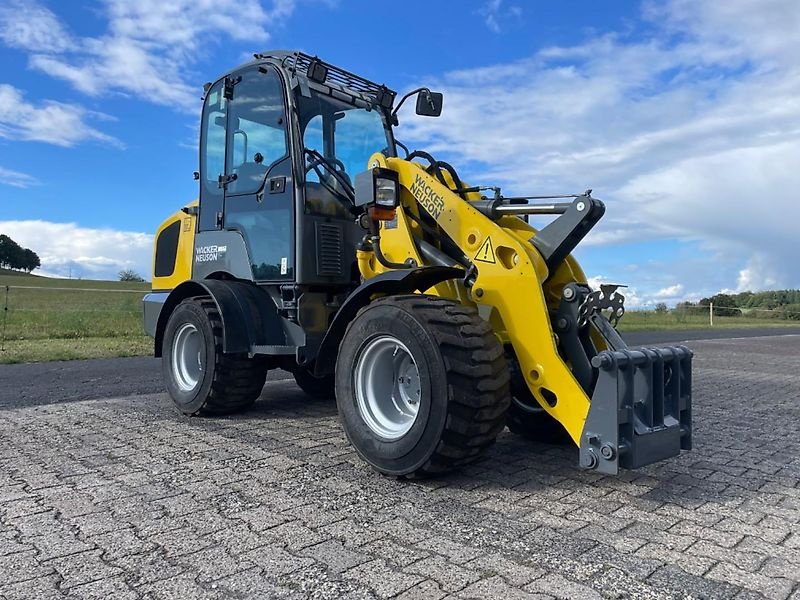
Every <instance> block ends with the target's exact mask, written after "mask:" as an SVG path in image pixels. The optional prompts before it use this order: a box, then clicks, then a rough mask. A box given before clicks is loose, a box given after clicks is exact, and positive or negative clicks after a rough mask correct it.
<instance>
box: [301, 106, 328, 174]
mask: <svg viewBox="0 0 800 600" xmlns="http://www.w3.org/2000/svg"><path fill="white" fill-rule="evenodd" d="M323 143H324V142H323V137H322V115H317V116H316V117H314V118H312V119H311V120H310V121H309V122H308V124H307V125H306V130H305V131H304V132H303V146H304V147H305V148H308V149H310V150H316V151H317V152H319V153H320V154H322V155H324V154H325V148H324V146H323ZM306 181H310V182H313V183H319V175H317V173H316V172H315V171H314V169H311V170H310V171H309V172H308V173H306Z"/></svg>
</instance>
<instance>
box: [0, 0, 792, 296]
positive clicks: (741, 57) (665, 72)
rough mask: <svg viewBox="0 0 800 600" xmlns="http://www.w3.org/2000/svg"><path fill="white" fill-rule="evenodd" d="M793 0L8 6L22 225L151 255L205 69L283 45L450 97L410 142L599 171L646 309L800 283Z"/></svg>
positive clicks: (482, 163)
mask: <svg viewBox="0 0 800 600" xmlns="http://www.w3.org/2000/svg"><path fill="white" fill-rule="evenodd" d="M797 31H800V6H798V5H797V3H796V1H795V0H728V1H726V2H724V3H723V2H713V3H712V2H707V3H698V2H691V1H689V0H663V1H660V2H656V1H645V2H611V1H607V2H598V1H597V0H595V1H593V2H590V1H578V0H575V1H572V2H569V3H564V2H544V1H541V2H521V1H516V2H514V1H510V0H491V1H486V0H473V1H464V2H455V1H453V2H417V1H413V0H409V1H406V2H403V3H402V4H401V3H395V4H391V3H375V2H366V1H357V0H353V1H345V0H339V1H334V0H327V1H324V0H213V1H211V0H174V1H171V2H164V1H163V0H137V1H136V2H134V1H132V0H87V1H85V2H80V3H78V2H55V1H54V0H41V1H39V2H35V1H32V0H25V1H23V0H3V1H2V2H0V64H2V65H3V67H2V70H1V71H0V102H1V103H2V106H3V107H4V109H5V110H4V111H0V231H2V232H5V233H8V234H9V235H11V236H12V237H14V238H15V239H17V240H18V241H20V242H21V243H23V244H25V245H27V246H30V247H32V248H33V249H34V250H36V251H37V252H39V254H40V256H41V257H42V259H43V267H42V270H43V271H44V272H47V273H52V274H62V275H63V274H66V273H67V272H69V271H70V270H71V271H72V273H73V275H75V274H79V275H81V276H83V277H87V278H89V277H101V278H114V277H115V275H116V273H117V271H119V270H120V269H121V268H134V269H136V270H138V271H140V272H142V273H143V274H146V273H148V272H149V255H150V247H151V236H150V234H151V232H152V231H153V230H154V229H155V228H156V227H157V225H158V224H159V223H160V221H161V220H162V219H163V218H164V217H165V216H166V215H168V214H169V213H171V212H172V211H174V210H175V209H176V208H177V207H178V206H180V205H181V204H182V203H184V202H185V201H187V200H190V199H192V198H194V197H196V194H197V188H196V184H195V182H194V181H193V180H192V177H191V173H192V171H193V170H195V169H196V168H197V167H196V163H197V161H196V149H195V146H196V137H197V129H196V127H197V125H196V123H197V119H198V112H199V108H200V95H201V90H202V84H203V83H204V82H205V81H208V80H211V79H214V78H216V77H217V76H218V75H220V74H221V73H222V72H224V71H225V70H227V69H230V68H232V67H234V66H235V65H237V64H239V63H241V62H243V61H245V60H247V58H248V57H249V55H250V54H252V52H255V51H260V50H264V49H268V48H298V49H303V50H305V51H307V52H310V53H313V54H318V55H319V56H320V57H322V58H324V59H325V60H328V61H330V62H333V63H335V64H338V65H341V66H343V67H345V68H347V69H349V70H352V71H355V72H358V73H360V74H363V75H365V76H367V77H369V78H372V79H375V80H378V81H383V82H385V83H386V84H387V85H389V86H390V87H393V88H394V89H396V90H399V91H402V90H406V89H409V88H411V87H414V86H417V85H419V84H428V85H430V86H431V87H434V88H437V89H441V90H442V91H444V93H445V110H444V114H443V116H442V117H441V118H440V119H422V118H415V117H413V115H412V114H411V111H409V113H407V115H406V118H405V119H403V121H402V123H401V126H400V129H399V130H398V137H399V138H400V139H402V140H405V141H406V142H407V143H410V144H411V145H412V146H414V147H416V148H426V149H429V150H432V151H433V152H434V153H435V154H436V155H437V156H441V157H442V158H444V159H446V160H448V161H449V162H452V163H453V164H455V165H457V166H458V168H459V171H460V172H461V173H462V174H463V176H464V178H465V179H468V180H469V181H470V182H474V183H480V184H498V183H499V184H500V185H502V186H503V188H504V190H506V191H508V192H513V193H521V192H527V193H533V194H539V193H570V192H579V191H582V190H584V189H586V188H593V189H594V194H595V195H596V196H597V197H599V198H601V199H603V200H605V201H606V204H607V208H608V210H607V213H606V217H605V218H604V220H603V221H602V222H601V224H600V225H599V226H598V227H597V228H596V231H595V232H593V233H592V234H591V236H590V237H589V238H588V239H587V240H586V242H585V243H584V245H583V246H582V247H581V249H580V250H579V252H578V256H579V258H580V259H581V260H582V262H583V265H584V267H585V270H586V271H587V274H588V275H589V276H590V278H591V280H592V281H593V282H599V281H613V282H618V283H627V284H629V285H630V286H631V288H630V289H629V292H628V296H629V303H630V304H633V305H636V304H638V305H643V306H647V305H652V304H653V303H655V302H657V301H661V300H665V301H667V302H668V303H674V302H676V301H678V300H681V299H687V298H688V299H694V298H698V297H700V296H702V295H708V294H711V293H714V292H717V291H720V290H723V289H725V290H743V289H764V288H770V287H772V288H774V287H800V266H798V261H797V260H796V258H797V237H798V233H800V225H798V223H800V208H798V207H799V206H800V204H798V202H797V201H796V200H795V199H794V197H793V196H794V194H795V190H797V189H800V171H799V170H798V169H797V165H798V164H800V100H798V98H800V67H798V65H800V36H798V35H797Z"/></svg>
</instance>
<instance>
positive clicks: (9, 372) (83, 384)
mask: <svg viewBox="0 0 800 600" xmlns="http://www.w3.org/2000/svg"><path fill="white" fill-rule="evenodd" d="M787 334H794V335H800V327H793V328H747V329H713V330H707V329H703V330H695V331H659V332H635V333H627V334H625V336H624V337H625V340H626V341H627V343H628V344H630V345H631V346H647V345H656V344H681V343H686V342H688V341H690V340H703V339H720V338H740V337H742V338H744V337H761V336H776V335H787ZM291 377H292V376H291V375H290V374H289V373H287V372H285V371H280V370H278V371H272V372H270V374H269V379H270V380H275V379H290V378H291ZM163 390H164V384H163V383H162V380H161V361H160V360H159V359H155V358H148V357H137V358H110V359H98V360H81V361H63V362H50V363H38V364H22V365H0V408H3V407H10V406H31V405H42V404H52V403H56V402H75V401H80V400H91V399H94V398H108V397H118V396H130V395H135V394H155V393H158V392H162V391H163Z"/></svg>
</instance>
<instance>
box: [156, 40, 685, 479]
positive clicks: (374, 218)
mask: <svg viewBox="0 0 800 600" xmlns="http://www.w3.org/2000/svg"><path fill="white" fill-rule="evenodd" d="M409 98H413V99H415V100H416V114H417V115H419V116H422V117H437V116H439V114H440V113H441V110H442V104H443V97H442V94H441V93H437V92H433V91H431V90H430V89H428V88H419V89H416V90H413V91H412V92H409V93H408V94H406V95H404V96H403V97H402V98H401V99H400V100H399V101H397V94H396V92H394V91H393V90H391V89H389V88H388V87H386V86H385V85H380V84H376V83H374V82H372V81H369V80H367V79H365V78H363V77H360V76H358V75H355V74H353V73H350V72H348V71H346V70H344V69H341V68H338V67H336V66H334V65H332V64H329V63H327V62H325V61H322V60H320V59H319V58H317V57H313V56H310V55H307V54H305V53H303V52H285V51H274V52H264V53H260V54H256V55H254V60H253V61H252V62H249V63H247V64H245V65H243V66H240V67H238V68H236V69H234V70H233V71H231V72H229V73H226V74H224V75H223V76H222V77H220V78H219V79H217V80H216V81H215V82H213V83H208V84H206V85H205V86H204V96H203V109H202V117H201V126H200V149H199V150H200V151H199V171H198V172H196V173H195V179H197V180H198V183H199V188H200V189H199V200H198V201H195V202H192V203H190V204H188V205H187V206H184V207H183V208H181V209H180V210H178V211H177V212H175V213H174V214H173V215H172V216H170V217H169V218H168V219H167V220H166V221H164V223H163V224H162V225H161V226H160V227H159V229H158V230H157V233H156V236H155V244H154V245H155V249H154V257H153V279H152V281H153V291H152V293H149V294H148V295H147V296H146V297H145V299H144V325H145V329H146V331H147V332H148V333H149V334H150V335H151V336H152V337H153V338H154V351H155V355H156V356H158V357H161V358H162V368H163V376H164V381H165V384H166V388H167V390H168V392H169V395H170V396H171V397H172V400H173V401H174V403H175V404H176V406H177V407H178V409H179V410H180V411H182V412H183V413H184V414H186V415H221V414H226V413H232V412H235V411H241V410H245V409H247V408H248V407H250V406H251V405H252V404H253V403H254V402H255V400H256V399H257V398H258V397H259V395H260V394H261V391H262V389H263V386H264V382H265V378H266V374H267V372H268V370H270V369H276V368H281V369H285V370H288V371H290V372H291V373H292V374H293V375H294V377H295V380H296V381H297V384H298V385H299V387H300V388H302V390H304V391H305V392H306V393H308V394H309V395H311V396H318V397H327V398H331V399H332V398H333V397H334V396H335V398H336V403H337V407H338V412H339V416H340V419H341V423H342V425H343V427H344V430H345V432H346V434H347V437H348V439H349V440H350V442H351V444H352V445H353V447H354V448H355V450H356V451H357V452H358V454H359V455H360V456H361V457H362V458H363V459H364V460H365V461H366V462H367V463H368V464H369V465H371V466H372V467H373V468H374V469H375V470H377V471H379V472H380V473H383V474H387V475H392V476H399V477H403V476H410V477H411V476H421V475H426V474H436V473H441V472H446V471H449V470H452V469H455V468H457V467H459V466H461V465H464V464H466V463H468V462H470V461H472V460H474V459H476V458H477V457H479V456H480V455H481V454H482V453H483V452H484V451H485V450H486V449H487V448H489V447H490V446H491V445H492V444H493V443H494V441H495V439H496V437H497V436H498V434H499V433H500V432H501V431H502V430H503V429H504V428H505V427H506V426H508V428H509V429H510V430H511V431H512V432H513V433H516V434H520V435H524V436H527V437H529V438H532V439H534V440H542V441H555V440H558V439H565V440H568V441H569V442H570V443H574V444H575V446H577V448H578V449H579V452H578V455H579V464H580V466H581V467H583V468H585V469H592V470H595V471H598V472H600V473H607V474H615V473H617V472H618V470H619V469H620V468H637V467H641V466H643V465H647V464H650V463H653V462H655V461H659V460H662V459H666V458H668V457H672V456H675V455H678V454H679V453H680V451H681V450H682V449H690V448H691V430H692V425H691V360H692V353H691V351H690V350H688V349H687V348H684V347H665V348H643V349H628V348H627V347H626V345H625V342H624V341H623V339H622V338H621V337H620V335H619V334H618V332H617V330H616V329H615V326H616V323H617V322H618V320H619V319H620V317H622V315H623V313H624V311H625V308H624V298H623V296H622V294H620V292H619V291H618V290H617V286H600V289H598V290H592V289H591V288H590V286H589V285H588V284H587V279H586V276H585V275H584V273H583V271H582V270H581V267H580V265H579V264H578V262H577V261H576V260H575V258H574V257H573V256H572V254H571V253H572V251H573V250H574V248H575V247H576V246H577V245H578V243H579V242H580V241H581V240H582V239H583V238H584V236H586V234H587V233H588V232H589V231H590V230H591V229H592V227H593V226H594V225H595V224H596V223H597V222H598V221H599V219H600V218H601V217H602V216H603V213H604V211H605V207H604V205H603V203H602V202H601V201H600V200H598V199H596V198H594V197H593V196H592V194H591V190H589V191H585V192H583V193H577V194H573V195H563V196H525V197H508V196H504V195H503V193H502V190H501V189H500V188H499V187H497V186H485V185H471V184H469V183H467V182H465V181H464V180H462V179H461V177H460V176H459V174H458V172H457V170H456V169H455V168H454V167H453V166H452V165H451V164H449V163H447V162H444V161H442V160H438V159H436V158H434V157H433V156H432V155H431V154H429V153H427V152H425V151H422V150H414V151H412V150H410V149H409V148H408V147H407V146H406V145H404V144H403V143H402V142H401V141H399V140H398V139H396V138H395V133H396V128H397V126H398V124H399V110H400V108H401V106H402V105H403V104H404V102H405V101H406V100H407V99H409ZM532 219H533V220H534V223H531V222H530V221H531V220H532ZM539 221H541V223H539ZM534 224H536V226H534Z"/></svg>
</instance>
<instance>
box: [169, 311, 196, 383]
mask: <svg viewBox="0 0 800 600" xmlns="http://www.w3.org/2000/svg"><path fill="white" fill-rule="evenodd" d="M202 350H203V336H202V335H201V334H200V332H199V331H198V330H197V327H195V326H194V325H192V324H191V323H184V324H183V325H181V326H180V328H178V331H177V332H176V333H175V341H174V342H173V344H172V372H173V373H174V375H175V383H177V384H178V387H179V388H180V389H181V390H182V391H184V392H190V391H191V390H193V389H194V388H196V387H197V384H198V383H199V382H200V377H201V376H202V374H203V362H202V355H203V352H202Z"/></svg>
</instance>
